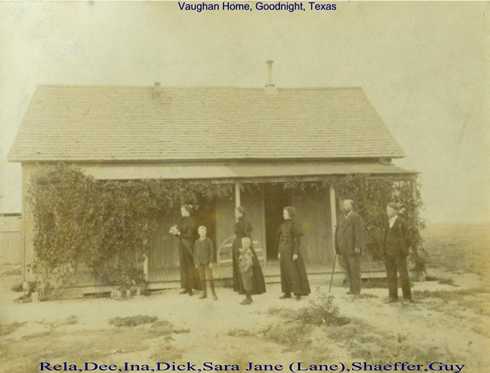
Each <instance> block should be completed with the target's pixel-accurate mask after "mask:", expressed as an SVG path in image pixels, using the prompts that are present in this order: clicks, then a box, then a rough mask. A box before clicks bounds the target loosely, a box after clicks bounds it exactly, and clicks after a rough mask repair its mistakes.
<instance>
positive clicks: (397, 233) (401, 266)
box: [383, 203, 412, 303]
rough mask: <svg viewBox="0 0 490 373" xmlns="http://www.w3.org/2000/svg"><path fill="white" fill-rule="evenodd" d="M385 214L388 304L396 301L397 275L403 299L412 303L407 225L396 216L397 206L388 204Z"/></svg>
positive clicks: (384, 249) (384, 247) (384, 246)
mask: <svg viewBox="0 0 490 373" xmlns="http://www.w3.org/2000/svg"><path fill="white" fill-rule="evenodd" d="M386 214H387V215H388V221H387V222H386V225H385V235H384V244H383V251H384V255H385V264H386V275H387V279H388V289H389V302H390V303H391V302H396V301H398V276H397V273H399V274H400V281H401V285H402V292H403V298H404V299H405V300H407V301H410V302H412V293H411V290H410V280H409V277H408V269H407V256H408V253H409V247H410V244H409V242H408V237H407V225H406V222H405V221H404V220H403V218H402V217H401V216H399V215H398V206H397V205H396V204H395V203H389V204H388V206H387V207H386Z"/></svg>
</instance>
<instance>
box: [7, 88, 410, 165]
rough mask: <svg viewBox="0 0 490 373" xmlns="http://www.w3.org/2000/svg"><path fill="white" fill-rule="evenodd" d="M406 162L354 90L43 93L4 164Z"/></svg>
mask: <svg viewBox="0 0 490 373" xmlns="http://www.w3.org/2000/svg"><path fill="white" fill-rule="evenodd" d="M403 156H404V155H403V151H402V150H401V148H400V146H399V145H398V143H397V142H396V141H395V139H394V138H393V137H392V135H391V134H390V132H389V131H388V130H387V128H386V127H385V125H384V124H383V121H382V119H381V118H380V116H379V115H378V114H377V112H376V111H375V109H374V108H373V106H372V105H371V104H370V103H369V100H368V99H367V97H366V95H365V93H364V91H363V90H362V89H361V88H314V89H312V88H284V89H277V90H273V92H268V91H267V90H266V89H263V88H219V87H215V88H203V87H201V88H190V87H189V88H167V87H162V88H160V89H158V90H157V91H155V89H154V88H153V87H114V86H112V87H97V86H40V87H38V88H37V90H36V92H35V93H34V96H33V97H32V100H31V103H30V105H29V108H28V110H27V113H26V115H25V117H24V120H23V123H22V125H21V127H20V129H19V131H18V134H17V138H16V140H15V143H14V145H13V147H12V149H11V151H10V153H9V160H11V161H58V160H69V161H140V160H141V161H143V160H148V161H150V160H165V161H169V160H174V161H175V160H244V159H257V160H258V159H352V158H380V157H382V158H398V157H403Z"/></svg>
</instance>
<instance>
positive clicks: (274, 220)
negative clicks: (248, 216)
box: [264, 184, 291, 260]
mask: <svg viewBox="0 0 490 373" xmlns="http://www.w3.org/2000/svg"><path fill="white" fill-rule="evenodd" d="M264 195H265V237H266V243H265V244H266V249H267V260H277V253H278V252H277V244H278V242H277V238H278V232H279V227H280V226H281V223H282V221H283V220H282V210H283V208H284V207H286V206H289V205H290V204H291V192H290V191H287V190H284V188H283V186H282V184H265V187H264Z"/></svg>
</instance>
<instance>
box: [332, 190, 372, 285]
mask: <svg viewBox="0 0 490 373" xmlns="http://www.w3.org/2000/svg"><path fill="white" fill-rule="evenodd" d="M342 209H343V211H344V218H343V219H341V220H340V223H339V225H338V226H337V228H336V231H335V252H336V253H337V255H340V256H341V258H342V261H343V264H344V266H345V270H346V272H347V278H348V280H349V287H350V291H349V292H348V293H349V294H353V295H359V294H360V293H361V261H360V257H361V250H362V249H363V248H364V244H365V234H364V222H363V220H362V218H361V217H360V216H359V214H358V213H356V212H355V211H354V210H353V201H352V200H350V199H346V200H344V201H343V202H342Z"/></svg>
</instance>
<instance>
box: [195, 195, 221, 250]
mask: <svg viewBox="0 0 490 373" xmlns="http://www.w3.org/2000/svg"><path fill="white" fill-rule="evenodd" d="M194 217H195V222H196V224H197V227H196V238H197V237H198V236H197V228H198V227H199V226H201V225H204V226H205V227H206V228H207V236H208V238H210V239H211V240H213V242H214V243H215V244H216V201H214V200H210V201H209V200H205V201H199V208H198V209H197V211H196V213H195V215H194Z"/></svg>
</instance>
